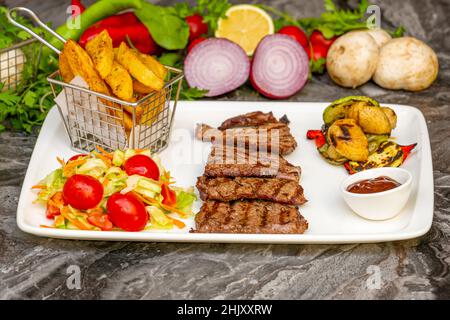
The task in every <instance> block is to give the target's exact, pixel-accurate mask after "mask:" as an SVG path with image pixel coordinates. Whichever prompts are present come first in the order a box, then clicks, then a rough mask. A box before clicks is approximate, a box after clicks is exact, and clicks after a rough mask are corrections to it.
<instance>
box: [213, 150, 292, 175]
mask: <svg viewBox="0 0 450 320" xmlns="http://www.w3.org/2000/svg"><path fill="white" fill-rule="evenodd" d="M300 172H301V170H300V167H296V166H294V165H292V164H291V163H289V162H288V161H287V160H286V159H284V158H283V157H282V156H279V155H273V154H269V155H268V154H267V153H262V152H249V150H248V149H243V148H235V147H231V146H225V147H224V146H220V145H219V146H218V145H213V149H212V151H211V154H210V155H209V158H208V163H207V164H206V166H205V175H206V176H208V177H276V178H280V179H288V180H293V181H299V179H300Z"/></svg>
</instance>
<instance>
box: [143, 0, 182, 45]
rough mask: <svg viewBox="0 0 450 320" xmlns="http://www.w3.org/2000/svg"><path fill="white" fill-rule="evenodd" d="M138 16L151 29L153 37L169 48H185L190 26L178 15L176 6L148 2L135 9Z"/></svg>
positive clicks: (158, 42)
mask: <svg viewBox="0 0 450 320" xmlns="http://www.w3.org/2000/svg"><path fill="white" fill-rule="evenodd" d="M135 14H136V16H137V17H138V18H139V20H141V21H142V23H144V24H145V26H146V27H147V29H148V30H149V32H150V34H151V35H152V38H153V39H154V40H155V42H156V43H157V44H158V45H160V46H161V47H163V48H165V49H168V50H177V49H184V48H185V47H186V46H187V43H188V39H189V26H188V25H187V23H186V21H184V20H183V19H181V18H180V17H179V16H177V12H176V11H175V9H174V8H170V7H160V6H155V5H153V4H151V3H148V2H143V3H142V8H141V9H140V10H136V11H135Z"/></svg>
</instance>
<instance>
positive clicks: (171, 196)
mask: <svg viewBox="0 0 450 320" xmlns="http://www.w3.org/2000/svg"><path fill="white" fill-rule="evenodd" d="M161 195H162V196H163V201H162V203H163V204H165V205H166V206H171V207H172V206H174V205H175V204H176V203H177V194H176V192H175V191H173V190H172V189H170V188H169V186H168V185H167V184H166V183H164V184H163V185H162V186H161Z"/></svg>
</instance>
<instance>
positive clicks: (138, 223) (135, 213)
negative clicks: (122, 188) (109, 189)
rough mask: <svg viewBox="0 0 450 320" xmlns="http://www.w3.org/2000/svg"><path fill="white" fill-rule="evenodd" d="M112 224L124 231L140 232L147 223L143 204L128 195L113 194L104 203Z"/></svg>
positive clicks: (146, 214)
mask: <svg viewBox="0 0 450 320" xmlns="http://www.w3.org/2000/svg"><path fill="white" fill-rule="evenodd" d="M106 210H107V212H108V215H109V217H110V219H111V221H112V223H113V224H114V225H116V226H118V227H119V228H121V229H123V230H125V231H141V230H142V229H144V228H145V225H146V224H147V222H148V213H147V211H145V206H144V204H143V203H142V202H141V201H140V200H139V199H137V198H136V197H135V196H133V195H132V194H130V193H127V194H121V193H120V192H117V193H114V194H113V195H112V196H111V197H109V199H108V201H107V202H106Z"/></svg>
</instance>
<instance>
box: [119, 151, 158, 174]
mask: <svg viewBox="0 0 450 320" xmlns="http://www.w3.org/2000/svg"><path fill="white" fill-rule="evenodd" d="M123 168H124V169H125V172H126V173H127V174H128V175H129V176H131V175H133V174H138V175H140V176H144V177H147V178H150V179H153V180H159V168H158V165H157V164H156V162H155V161H153V160H152V159H151V158H150V157H147V156H146V155H143V154H137V155H135V156H132V157H130V158H128V160H127V161H125V164H124V165H123Z"/></svg>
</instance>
